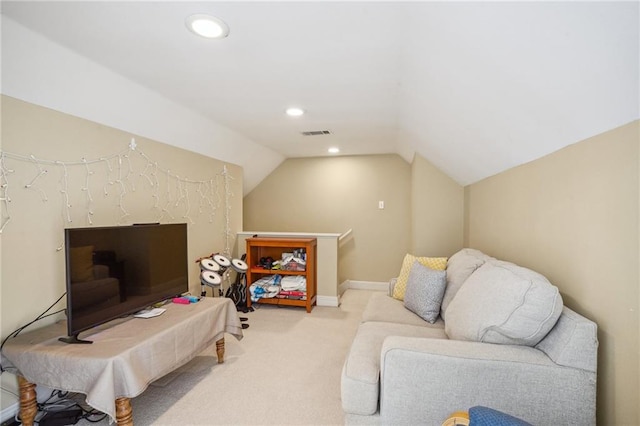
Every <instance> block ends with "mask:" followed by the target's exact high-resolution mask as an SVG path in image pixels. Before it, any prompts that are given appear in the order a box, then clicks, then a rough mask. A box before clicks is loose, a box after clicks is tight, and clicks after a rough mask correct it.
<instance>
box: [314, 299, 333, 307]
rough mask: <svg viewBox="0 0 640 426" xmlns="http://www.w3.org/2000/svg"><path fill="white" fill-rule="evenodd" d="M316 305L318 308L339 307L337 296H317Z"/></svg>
mask: <svg viewBox="0 0 640 426" xmlns="http://www.w3.org/2000/svg"><path fill="white" fill-rule="evenodd" d="M316 304H317V305H318V306H331V307H338V297H337V296H316Z"/></svg>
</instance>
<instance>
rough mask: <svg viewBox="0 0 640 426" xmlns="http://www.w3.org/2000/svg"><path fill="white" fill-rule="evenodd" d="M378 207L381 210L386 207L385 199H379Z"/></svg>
mask: <svg viewBox="0 0 640 426" xmlns="http://www.w3.org/2000/svg"><path fill="white" fill-rule="evenodd" d="M378 208H379V209H380V210H382V209H384V201H378Z"/></svg>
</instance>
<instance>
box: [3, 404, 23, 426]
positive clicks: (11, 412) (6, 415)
mask: <svg viewBox="0 0 640 426" xmlns="http://www.w3.org/2000/svg"><path fill="white" fill-rule="evenodd" d="M18 410H20V403H19V402H14V403H13V404H11V405H9V406H7V407H5V408H3V409H2V411H0V422H1V423H4V422H6V421H7V420H9V419H13V418H14V417H15V415H16V414H17V413H18Z"/></svg>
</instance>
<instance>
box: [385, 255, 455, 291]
mask: <svg viewBox="0 0 640 426" xmlns="http://www.w3.org/2000/svg"><path fill="white" fill-rule="evenodd" d="M416 260H417V261H418V262H420V263H421V264H423V265H424V266H426V267H427V268H431V269H434V270H436V271H444V270H445V269H447V258H446V257H416V256H414V255H412V254H408V253H407V255H406V256H405V257H404V260H403V261H402V268H400V274H399V275H398V280H397V281H396V285H395V286H394V287H393V298H394V299H398V300H404V293H405V291H406V290H407V280H408V279H409V272H411V265H413V262H415V261H416Z"/></svg>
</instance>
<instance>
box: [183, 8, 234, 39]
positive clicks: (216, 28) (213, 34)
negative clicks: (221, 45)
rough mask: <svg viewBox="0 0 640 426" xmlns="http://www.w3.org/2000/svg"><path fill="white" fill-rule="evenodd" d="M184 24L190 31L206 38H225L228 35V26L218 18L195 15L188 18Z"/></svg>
mask: <svg viewBox="0 0 640 426" xmlns="http://www.w3.org/2000/svg"><path fill="white" fill-rule="evenodd" d="M185 23H186V24H187V28H189V30H190V31H193V33H194V34H197V35H199V36H202V37H206V38H225V37H226V36H228V35H229V26H228V25H227V24H226V23H225V22H224V21H223V20H222V19H220V18H216V17H215V16H211V15H205V14H203V13H197V14H195V15H191V16H189V17H188V18H187V19H186V21H185Z"/></svg>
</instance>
